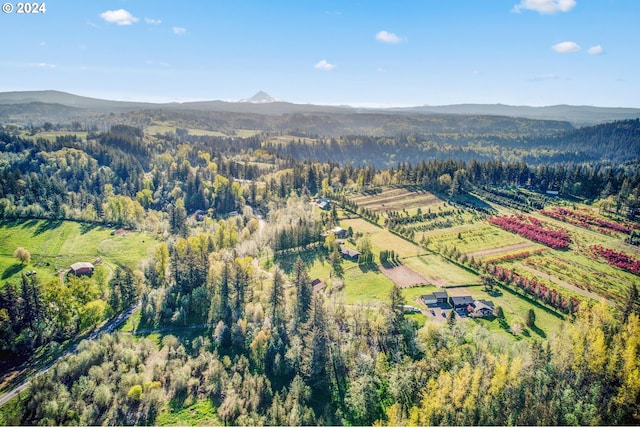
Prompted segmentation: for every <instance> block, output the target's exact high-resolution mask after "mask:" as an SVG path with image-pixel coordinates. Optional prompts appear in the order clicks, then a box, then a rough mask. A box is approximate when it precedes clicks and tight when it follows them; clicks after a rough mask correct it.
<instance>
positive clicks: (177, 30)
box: [173, 27, 187, 36]
mask: <svg viewBox="0 0 640 427" xmlns="http://www.w3.org/2000/svg"><path fill="white" fill-rule="evenodd" d="M186 32H187V29H186V28H183V27H173V34H175V35H176V36H181V35H183V34H185V33H186Z"/></svg>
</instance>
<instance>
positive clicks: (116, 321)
mask: <svg viewBox="0 0 640 427" xmlns="http://www.w3.org/2000/svg"><path fill="white" fill-rule="evenodd" d="M139 309H140V303H137V304H134V305H132V306H131V307H130V308H129V309H128V310H126V311H123V312H122V313H120V314H119V315H118V316H116V317H114V318H113V319H111V320H110V321H108V322H107V323H105V324H104V325H102V326H100V327H99V328H98V329H96V330H95V331H94V332H92V333H91V334H90V335H89V336H88V337H87V338H85V340H90V341H91V340H95V339H96V338H98V337H99V336H100V335H102V334H103V333H105V332H108V333H111V332H113V331H114V330H115V329H116V328H117V327H118V326H120V325H121V324H123V323H124V322H125V321H126V320H127V319H128V318H129V316H131V315H132V314H133V313H135V312H136V311H138V310H139ZM77 351H78V344H76V345H74V346H73V347H72V348H71V349H70V350H69V351H68V352H66V353H65V354H63V355H62V356H60V357H58V358H57V359H56V360H54V361H53V362H51V363H49V364H48V365H47V366H45V367H44V368H42V369H40V370H39V371H37V372H34V373H33V374H31V375H29V377H28V378H27V379H26V380H24V381H23V382H22V383H20V384H18V385H17V386H15V387H14V388H12V389H11V390H9V391H7V392H6V393H4V394H3V395H2V396H0V406H3V405H4V404H5V403H7V402H9V401H10V400H11V399H13V398H14V397H16V396H17V395H18V394H19V393H21V392H23V391H24V390H26V389H27V388H28V387H29V386H30V385H31V379H32V378H34V377H36V376H38V375H40V374H43V373H45V372H47V371H48V370H49V369H51V368H52V367H53V366H54V365H55V364H56V363H58V361H59V360H60V359H63V358H65V357H67V356H69V355H71V354H74V353H75V352H77Z"/></svg>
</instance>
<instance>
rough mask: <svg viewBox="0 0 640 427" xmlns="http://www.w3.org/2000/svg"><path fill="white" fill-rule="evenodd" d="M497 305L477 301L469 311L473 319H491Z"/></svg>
mask: <svg viewBox="0 0 640 427" xmlns="http://www.w3.org/2000/svg"><path fill="white" fill-rule="evenodd" d="M494 308H495V305H494V304H493V302H491V301H487V300H483V299H477V300H475V301H474V302H473V303H471V304H469V307H468V311H469V313H470V314H471V315H472V316H473V317H491V316H493V309H494Z"/></svg>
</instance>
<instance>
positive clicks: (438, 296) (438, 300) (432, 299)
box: [420, 291, 449, 305]
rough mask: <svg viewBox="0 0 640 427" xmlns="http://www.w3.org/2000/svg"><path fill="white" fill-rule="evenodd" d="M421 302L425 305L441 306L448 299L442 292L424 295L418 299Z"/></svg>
mask: <svg viewBox="0 0 640 427" xmlns="http://www.w3.org/2000/svg"><path fill="white" fill-rule="evenodd" d="M420 299H422V302H424V303H425V304H426V305H429V304H443V303H446V302H447V300H448V299H449V295H448V294H447V293H446V292H444V291H438V292H434V293H431V294H425V295H422V296H421V297H420Z"/></svg>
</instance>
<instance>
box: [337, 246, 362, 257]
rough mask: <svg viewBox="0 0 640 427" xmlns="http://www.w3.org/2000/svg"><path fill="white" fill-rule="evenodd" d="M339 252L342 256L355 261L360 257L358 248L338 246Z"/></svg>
mask: <svg viewBox="0 0 640 427" xmlns="http://www.w3.org/2000/svg"><path fill="white" fill-rule="evenodd" d="M340 253H341V254H342V257H343V258H348V259H350V260H352V261H357V260H358V258H360V252H359V251H358V250H356V249H351V248H348V247H346V246H340Z"/></svg>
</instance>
